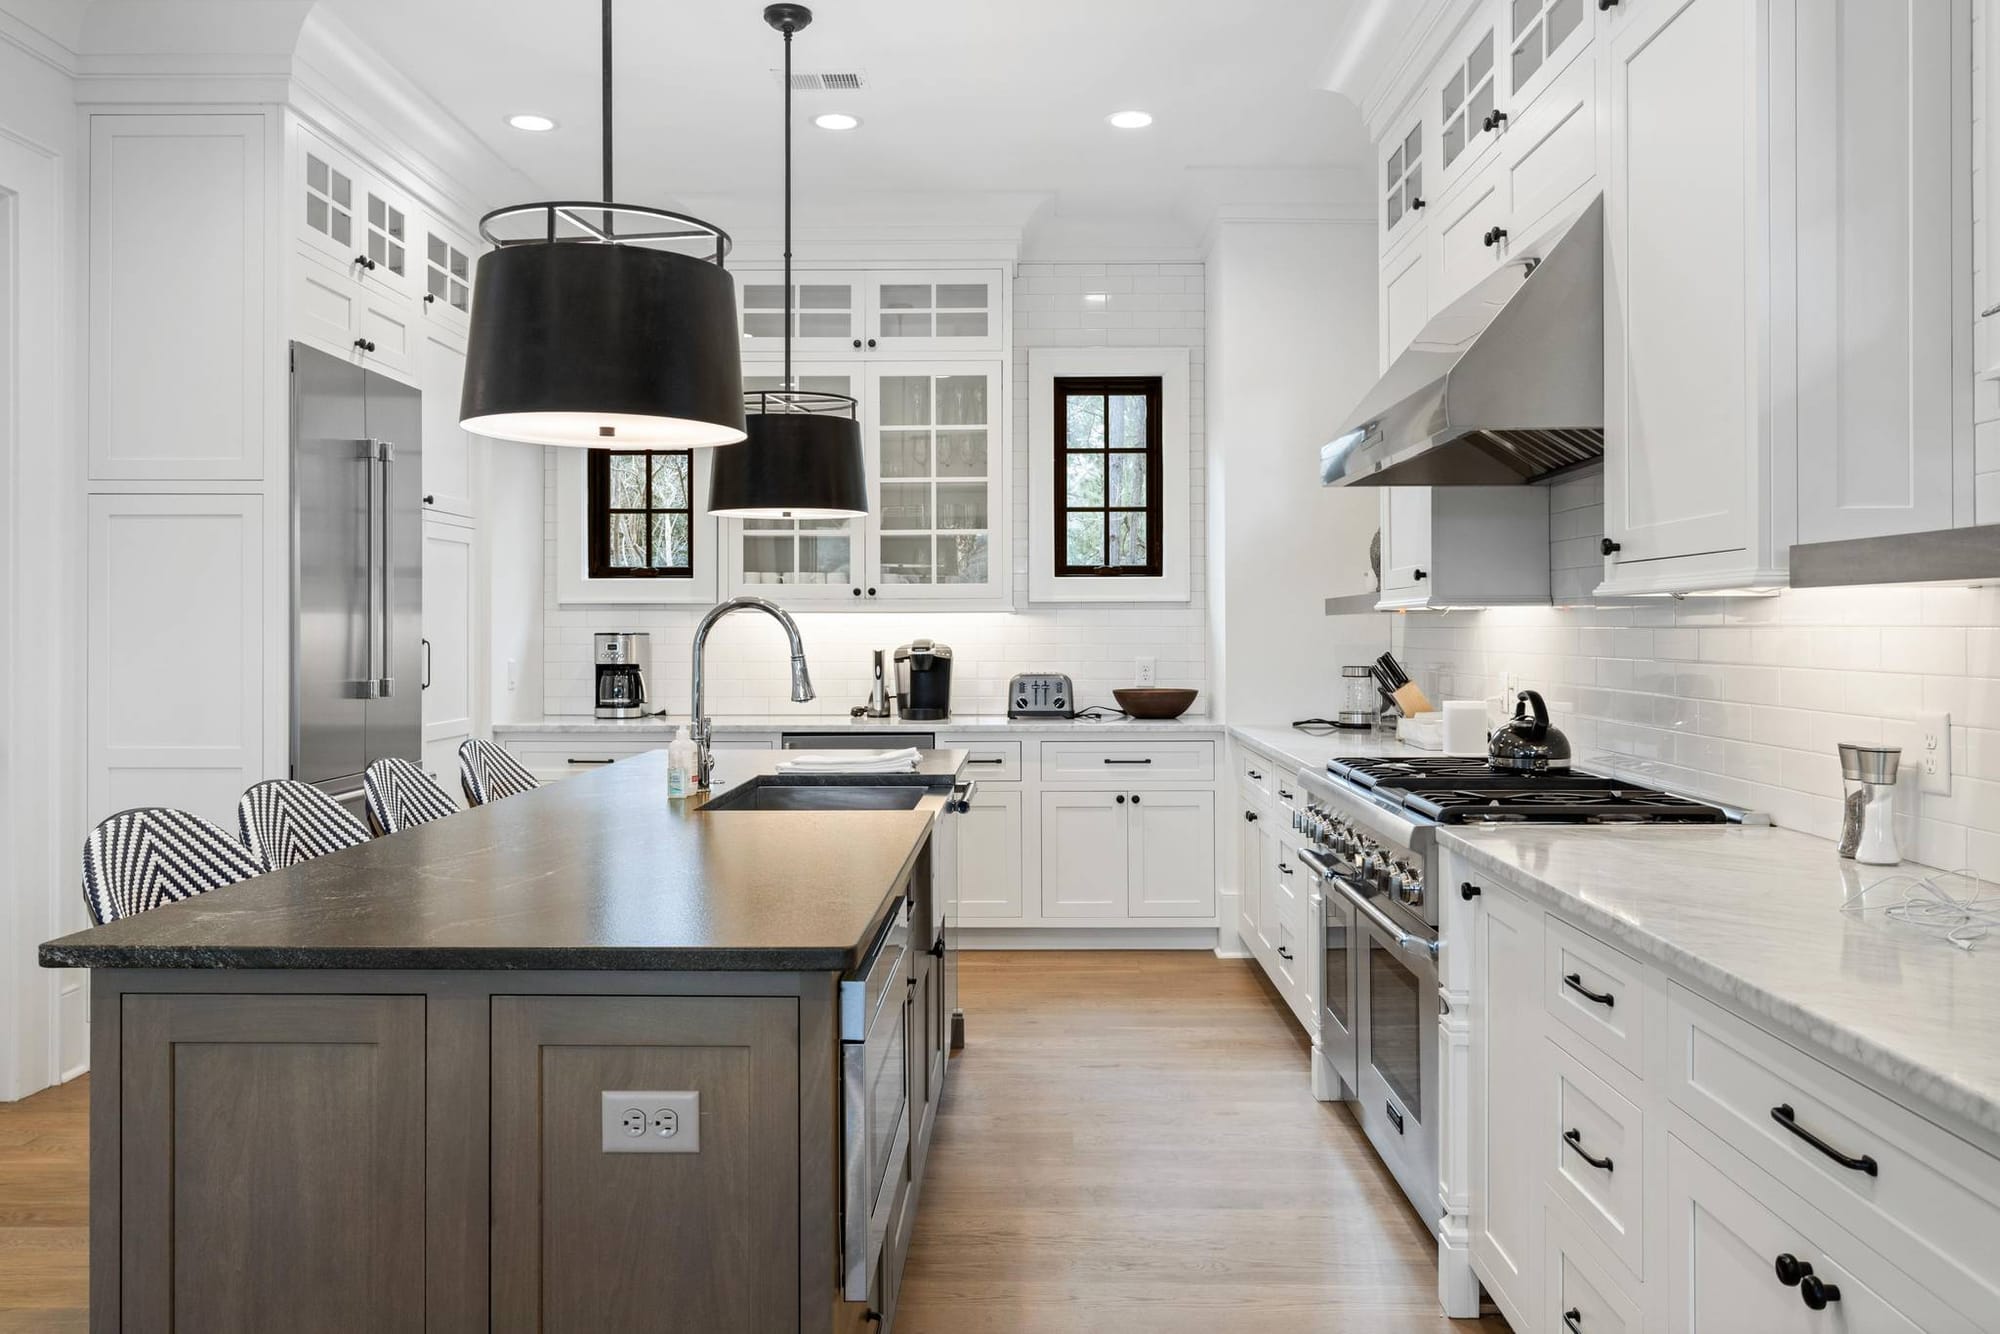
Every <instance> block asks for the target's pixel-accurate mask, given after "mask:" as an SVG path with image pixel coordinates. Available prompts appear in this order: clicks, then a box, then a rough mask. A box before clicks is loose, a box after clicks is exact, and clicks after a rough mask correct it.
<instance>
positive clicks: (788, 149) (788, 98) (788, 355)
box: [605, 0, 793, 389]
mask: <svg viewBox="0 0 2000 1334" xmlns="http://www.w3.org/2000/svg"><path fill="white" fill-rule="evenodd" d="M605 3H606V4H609V3H610V0H605ZM784 386H785V388H787V389H791V388H793V385H792V25H791V24H790V23H787V24H785V379H784Z"/></svg>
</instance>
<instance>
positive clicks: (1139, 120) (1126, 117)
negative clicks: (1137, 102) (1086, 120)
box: [1105, 111, 1153, 130]
mask: <svg viewBox="0 0 2000 1334" xmlns="http://www.w3.org/2000/svg"><path fill="white" fill-rule="evenodd" d="M1105 119H1106V120H1108V121H1110V122H1111V123H1112V124H1113V125H1114V126H1116V127H1117V128H1119V129H1121V130H1143V129H1145V128H1146V127H1147V126H1148V125H1151V124H1152V123H1153V117H1152V115H1151V113H1149V112H1145V111H1114V112H1112V113H1111V114H1110V115H1109V116H1106V117H1105Z"/></svg>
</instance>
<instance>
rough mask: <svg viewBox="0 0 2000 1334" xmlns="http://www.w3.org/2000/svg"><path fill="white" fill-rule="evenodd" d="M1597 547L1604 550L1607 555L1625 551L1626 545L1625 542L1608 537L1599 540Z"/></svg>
mask: <svg viewBox="0 0 2000 1334" xmlns="http://www.w3.org/2000/svg"><path fill="white" fill-rule="evenodd" d="M1597 549H1598V550H1599V551H1601V552H1603V553H1604V554H1605V555H1607V556H1615V555H1617V554H1618V553H1619V552H1621V551H1623V550H1624V549H1625V546H1624V544H1623V543H1620V542H1613V541H1612V540H1611V539H1610V538H1608V537H1607V538H1605V539H1604V540H1603V541H1602V542H1599V543H1598V544H1597Z"/></svg>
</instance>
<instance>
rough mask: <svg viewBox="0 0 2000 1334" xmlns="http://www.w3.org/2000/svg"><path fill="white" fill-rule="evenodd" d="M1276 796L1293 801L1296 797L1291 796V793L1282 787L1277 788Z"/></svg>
mask: <svg viewBox="0 0 2000 1334" xmlns="http://www.w3.org/2000/svg"><path fill="white" fill-rule="evenodd" d="M1278 797H1279V799H1280V800H1283V801H1293V800H1296V798H1294V797H1293V796H1292V794H1291V793H1290V792H1287V791H1286V790H1285V789H1284V788H1279V789H1278Z"/></svg>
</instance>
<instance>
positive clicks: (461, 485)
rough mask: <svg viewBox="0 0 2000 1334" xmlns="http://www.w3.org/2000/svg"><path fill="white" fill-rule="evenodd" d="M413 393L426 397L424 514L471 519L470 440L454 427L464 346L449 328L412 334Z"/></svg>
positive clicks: (427, 327)
mask: <svg viewBox="0 0 2000 1334" xmlns="http://www.w3.org/2000/svg"><path fill="white" fill-rule="evenodd" d="M416 337H417V387H418V388H419V389H420V390H422V391H423V395H424V495H425V497H426V499H425V508H426V509H427V510H429V511H431V512H433V513H438V514H456V515H460V516H462V517H464V518H468V519H469V518H471V517H473V509H472V453H473V450H475V449H476V448H478V446H477V444H476V443H475V442H474V439H473V437H472V436H471V435H470V434H468V433H467V432H466V431H465V430H463V429H462V428H461V427H460V426H459V424H458V398H459V391H460V389H461V388H462V386H463V385H464V383H465V344H464V341H463V339H462V338H461V337H460V336H459V335H458V334H457V333H456V332H455V331H453V330H452V329H451V328H450V326H448V325H446V324H441V323H435V322H430V321H426V322H425V323H423V324H421V325H419V326H418V327H417V330H416Z"/></svg>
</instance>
